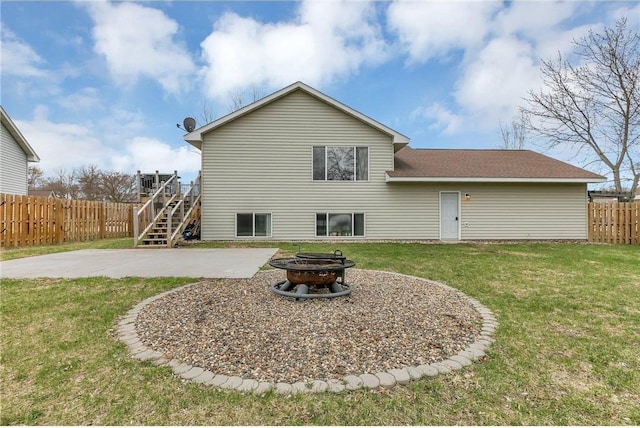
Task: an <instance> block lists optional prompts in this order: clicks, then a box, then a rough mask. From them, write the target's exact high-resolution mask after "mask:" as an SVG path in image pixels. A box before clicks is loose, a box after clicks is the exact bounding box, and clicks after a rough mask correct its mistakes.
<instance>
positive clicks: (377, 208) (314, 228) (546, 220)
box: [184, 82, 604, 240]
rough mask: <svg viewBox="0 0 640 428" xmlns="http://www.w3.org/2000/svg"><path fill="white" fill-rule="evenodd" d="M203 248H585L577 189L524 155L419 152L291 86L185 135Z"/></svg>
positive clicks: (580, 181)
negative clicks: (412, 242)
mask: <svg viewBox="0 0 640 428" xmlns="http://www.w3.org/2000/svg"><path fill="white" fill-rule="evenodd" d="M184 138H185V140H186V141H187V142H189V143H191V144H192V145H194V146H195V147H197V148H200V149H201V152H202V218H201V236H202V239H204V240H233V239H247V238H256V239H274V240H315V239H344V238H345V237H346V238H348V239H363V240H366V239H371V240H382V239H391V240H396V239H417V240H434V239H435V240H438V239H441V240H460V239H462V240H467V239H468V240H483V239H586V238H587V224H586V222H587V210H586V204H587V183H590V182H601V181H604V177H602V176H600V175H597V174H593V173H591V172H588V171H585V170H583V169H580V168H576V167H574V166H571V165H569V164H566V163H563V162H560V161H557V160H555V159H551V158H549V157H546V156H543V155H541V154H538V153H534V152H531V151H528V150H517V151H516V150H513V151H510V150H509V151H507V150H429V149H412V148H410V147H406V146H407V144H408V143H409V138H407V137H406V136H404V135H402V134H400V133H399V132H397V131H394V130H393V129H391V128H389V127H387V126H385V125H383V124H381V123H379V122H376V121H375V120H373V119H371V118H369V117H367V116H365V115H363V114H362V113H360V112H358V111H356V110H353V109H352V108H350V107H348V106H346V105H344V104H342V103H340V102H338V101H336V100H334V99H332V98H330V97H328V96H326V95H324V94H322V93H321V92H319V91H317V90H315V89H313V88H311V87H309V86H307V85H305V84H303V83H300V82H298V83H295V84H293V85H291V86H288V87H286V88H284V89H282V90H280V91H277V92H275V93H273V94H271V95H269V96H267V97H265V98H263V99H261V100H258V101H256V102H255V103H253V104H251V105H248V106H246V107H244V108H242V109H240V110H238V111H236V112H234V113H231V114H229V115H227V116H225V117H222V118H220V119H218V120H216V121H214V122H212V123H210V124H208V125H205V126H203V127H201V128H199V129H196V130H194V131H193V132H190V133H189V134H187V135H185V137H184Z"/></svg>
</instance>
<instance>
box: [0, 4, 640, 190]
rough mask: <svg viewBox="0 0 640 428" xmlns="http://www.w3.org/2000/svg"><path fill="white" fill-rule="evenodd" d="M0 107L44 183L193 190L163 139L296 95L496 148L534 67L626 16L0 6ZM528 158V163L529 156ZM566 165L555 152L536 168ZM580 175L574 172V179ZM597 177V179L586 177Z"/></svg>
mask: <svg viewBox="0 0 640 428" xmlns="http://www.w3.org/2000/svg"><path fill="white" fill-rule="evenodd" d="M0 8H1V17H0V20H1V25H2V30H1V31H2V33H1V36H2V46H1V53H2V57H1V66H2V69H1V70H2V71H1V72H2V76H1V77H2V82H1V85H2V87H1V89H2V93H1V100H2V105H3V107H4V108H5V110H6V111H7V112H8V113H9V115H10V116H11V117H12V119H13V120H14V122H15V123H16V124H17V126H18V127H19V128H20V129H21V131H22V132H23V134H24V135H25V136H26V138H27V140H28V141H29V142H30V144H31V145H32V146H33V147H34V149H35V150H36V152H37V153H38V154H39V155H40V157H41V162H40V164H39V166H40V167H41V168H42V169H43V170H44V171H45V173H47V174H49V175H52V174H53V173H54V171H59V170H62V169H64V170H67V171H70V170H72V169H74V168H78V167H82V166H86V165H89V164H95V165H97V166H99V167H100V168H103V169H108V170H119V171H123V172H128V173H133V172H135V171H136V170H142V171H143V172H152V171H155V170H156V169H157V170H160V171H162V172H170V171H173V170H178V172H179V173H180V174H181V175H182V176H183V177H184V178H187V179H188V178H190V177H193V176H194V175H195V174H196V172H197V170H198V169H199V167H200V160H199V153H198V152H197V150H195V149H194V148H193V147H191V146H190V145H188V144H186V143H185V142H184V140H183V139H182V136H183V132H182V131H181V130H180V129H178V128H176V123H181V122H182V119H183V118H184V117H186V116H192V117H195V118H196V120H197V121H198V125H199V126H200V125H203V124H205V120H204V119H205V117H204V116H205V114H204V111H205V110H207V111H208V115H207V116H209V117H211V116H216V117H218V116H222V115H224V114H227V113H229V109H230V105H231V98H232V97H233V96H234V95H238V94H242V96H243V98H244V99H245V100H248V101H251V100H252V93H253V91H254V90H255V91H257V92H258V93H259V94H261V95H268V94H269V93H271V92H273V91H276V90H278V89H280V88H282V87H285V86H287V85H289V84H291V83H293V82H295V81H298V80H300V81H303V82H305V83H307V84H309V85H311V86H313V87H315V88H316V89H318V90H320V91H322V92H324V93H325V94H327V95H329V96H331V97H333V98H335V99H337V100H339V101H341V102H343V103H345V104H347V105H349V106H350V107H352V108H355V109H356V110H358V111H360V112H362V113H364V114H366V115H368V116H370V117H372V118H374V119H376V120H378V121H380V122H382V123H384V124H386V125H388V126H390V127H392V128H394V129H396V130H397V131H399V132H401V133H403V134H405V135H407V136H408V137H410V138H411V143H410V144H411V146H412V147H416V148H418V147H426V148H497V147H499V146H500V145H501V142H502V138H501V136H500V123H501V122H502V123H508V122H510V121H511V120H512V119H513V118H514V117H515V116H516V114H517V109H518V106H520V105H522V104H523V101H522V98H523V97H524V96H526V94H527V91H528V90H532V89H533V90H535V89H539V88H540V87H541V82H540V74H539V64H540V58H545V59H548V58H551V57H554V56H555V55H557V53H558V52H561V53H562V54H563V55H570V52H571V49H572V44H571V42H572V40H573V39H574V38H579V37H581V36H582V35H584V34H586V32H587V30H588V29H589V28H592V29H594V30H599V29H601V28H602V27H603V26H610V25H613V24H614V22H615V20H616V19H619V18H620V17H623V16H626V17H627V18H628V20H629V24H630V26H632V27H635V28H638V26H639V25H640V5H639V4H638V3H637V2H613V1H611V2H578V1H569V2H552V1H535V2H525V1H517V2H493V1H473V2H472V1H451V2H444V1H440V2H438V1H431V2H427V1H413V2H411V1H394V2H367V1H362V0H359V1H337V0H336V1H331V0H322V1H303V2H287V1H281V2H240V1H238V2H212V1H194V2H190V1H167V2H160V1H145V2H107V1H91V2H89V1H77V2H73V1H66V2H56V1H49V2H32V1H6V0H3V1H2V2H1V3H0ZM529 148H532V149H534V150H539V151H540V148H539V147H534V146H530V147H529ZM548 154H550V155H553V156H555V157H558V158H560V159H563V160H566V161H570V162H572V163H575V164H578V165H579V162H580V161H579V160H578V159H572V157H571V154H570V153H568V152H561V151H558V152H555V153H548ZM579 166H581V165H579ZM596 172H602V171H596Z"/></svg>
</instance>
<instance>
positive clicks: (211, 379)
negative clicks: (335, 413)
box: [116, 271, 498, 394]
mask: <svg viewBox="0 0 640 428" xmlns="http://www.w3.org/2000/svg"><path fill="white" fill-rule="evenodd" d="M371 272H376V271H371ZM384 273H387V274H389V273H390V274H394V275H398V276H402V277H406V278H412V279H418V280H422V281H427V282H429V283H430V284H432V285H435V286H437V287H441V288H444V289H446V290H450V291H453V292H455V293H456V294H457V295H458V296H459V297H461V298H463V299H465V300H466V301H467V302H469V304H470V305H471V306H472V307H473V308H474V309H475V310H476V311H477V312H478V313H479V314H480V316H481V317H482V329H481V331H480V336H479V337H478V338H477V340H476V341H475V342H474V343H472V344H471V345H469V346H468V347H466V348H465V349H464V350H462V351H460V352H458V353H457V354H456V355H452V356H450V357H448V358H447V359H445V360H442V361H439V362H436V363H432V364H424V365H419V366H409V367H403V368H397V369H391V370H387V371H386V372H380V373H375V374H371V373H364V374H361V375H359V376H356V375H347V376H345V377H344V378H342V379H340V380H329V381H323V380H314V381H313V382H296V383H292V384H289V383H284V382H278V383H275V384H274V383H271V382H259V381H257V380H255V379H244V378H241V377H239V376H227V375H222V374H216V373H213V372H211V371H209V370H205V369H203V368H201V367H196V366H192V365H189V364H186V363H183V362H181V361H178V360H175V359H172V360H169V359H167V358H165V356H164V355H163V354H162V353H160V352H158V351H154V350H153V349H151V348H148V347H147V346H145V345H144V344H143V343H142V341H141V340H140V338H139V337H138V334H137V333H136V326H135V323H136V320H137V318H138V314H139V313H140V311H141V310H142V309H143V308H144V307H145V306H147V305H148V304H150V303H151V302H154V301H156V300H158V299H160V298H162V297H164V296H165V295H167V294H170V293H176V292H179V291H180V290H182V289H184V288H186V287H190V286H192V285H193V284H194V283H192V284H186V285H183V286H181V287H178V288H174V289H173V290H169V291H165V292H164V293H160V294H157V295H155V296H153V297H149V298H148V299H145V300H143V301H142V302H140V303H138V304H137V305H135V306H134V307H133V308H131V309H130V310H129V311H128V312H127V313H126V315H124V316H123V317H122V318H120V319H119V320H118V325H117V327H116V335H117V338H118V339H119V340H120V341H121V342H123V343H124V344H125V345H126V346H127V348H128V349H129V353H130V354H131V356H132V357H133V358H135V359H136V360H140V361H150V362H152V363H153V364H156V365H160V366H169V367H171V369H172V370H173V373H174V374H176V375H177V376H179V377H180V378H182V379H184V380H189V381H193V382H196V383H200V384H204V385H208V386H215V387H219V388H222V389H233V390H237V391H245V392H249V391H252V392H254V393H256V394H262V393H265V392H267V391H270V390H272V391H274V392H276V393H279V394H297V393H308V392H342V391H345V390H347V391H349V390H355V389H360V388H367V389H376V388H380V387H382V388H391V387H393V386H395V385H406V384H408V383H409V382H411V381H412V380H417V379H420V378H421V377H424V376H426V377H433V376H437V375H439V374H446V373H449V372H451V371H453V370H460V369H462V368H463V367H467V366H470V365H472V364H473V363H475V362H479V361H481V360H482V359H483V358H484V357H485V352H484V351H485V350H486V349H487V348H488V347H489V345H490V344H491V343H492V342H494V339H493V337H492V335H493V333H494V332H495V330H496V328H497V327H498V321H497V319H496V317H495V316H494V315H493V313H492V312H491V311H490V310H489V309H487V308H486V307H485V306H484V305H482V303H480V302H479V301H478V300H476V299H473V298H471V297H469V296H467V295H466V294H464V293H463V292H461V291H459V290H457V289H455V288H453V287H450V286H448V285H446V284H443V283H440V282H437V281H432V280H430V279H425V278H420V277H416V276H411V275H405V274H401V273H396V272H384Z"/></svg>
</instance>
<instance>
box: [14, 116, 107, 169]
mask: <svg viewBox="0 0 640 428" xmlns="http://www.w3.org/2000/svg"><path fill="white" fill-rule="evenodd" d="M14 122H15V123H16V126H17V127H18V128H19V129H20V131H22V133H23V134H24V136H25V138H26V139H27V141H29V144H31V146H32V147H33V149H34V150H35V151H36V153H37V154H38V156H39V157H40V163H39V164H38V166H39V167H40V168H41V169H42V170H43V171H44V172H45V173H46V174H49V175H51V174H53V172H54V171H57V170H60V169H64V170H66V171H72V170H73V169H75V168H79V167H82V166H85V165H89V164H95V165H98V166H99V167H105V166H106V165H105V164H104V160H105V159H108V157H109V155H110V154H112V152H113V151H112V149H110V148H109V147H106V146H105V145H104V144H103V143H102V142H101V141H100V139H99V138H97V137H96V135H94V133H93V132H92V130H91V129H90V128H88V127H85V126H81V125H77V124H74V123H55V122H51V121H50V120H49V119H48V110H47V109H46V108H44V107H42V106H38V107H36V109H35V112H34V117H33V119H32V120H25V121H23V120H14Z"/></svg>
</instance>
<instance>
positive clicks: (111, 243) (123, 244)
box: [0, 238, 133, 261]
mask: <svg viewBox="0 0 640 428" xmlns="http://www.w3.org/2000/svg"><path fill="white" fill-rule="evenodd" d="M88 248H98V249H117V248H133V238H119V239H102V240H100V241H86V242H72V243H68V244H56V245H40V246H37V247H14V248H11V247H10V248H2V249H0V261H3V260H13V259H19V258H22V257H32V256H41V255H44V254H52V253H61V252H63V251H74V250H84V249H88Z"/></svg>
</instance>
